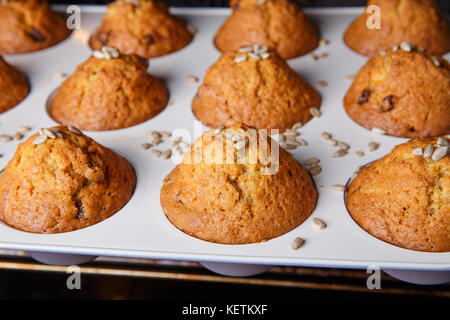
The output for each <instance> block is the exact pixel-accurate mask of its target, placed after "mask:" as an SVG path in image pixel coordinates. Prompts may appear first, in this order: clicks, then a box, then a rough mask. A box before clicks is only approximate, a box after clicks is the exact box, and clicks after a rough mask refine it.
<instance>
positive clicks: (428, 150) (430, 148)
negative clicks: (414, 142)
mask: <svg viewBox="0 0 450 320" xmlns="http://www.w3.org/2000/svg"><path fill="white" fill-rule="evenodd" d="M433 152H434V148H433V145H431V144H429V145H427V146H426V147H425V150H424V151H423V157H424V158H429V157H431V156H432V155H433Z"/></svg>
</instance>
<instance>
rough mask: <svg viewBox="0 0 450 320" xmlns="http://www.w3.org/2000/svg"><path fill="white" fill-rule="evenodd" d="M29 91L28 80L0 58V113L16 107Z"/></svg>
mask: <svg viewBox="0 0 450 320" xmlns="http://www.w3.org/2000/svg"><path fill="white" fill-rule="evenodd" d="M29 91H30V84H29V83H28V79H27V78H26V77H25V76H24V75H23V74H22V73H21V72H20V71H19V70H17V69H16V68H14V67H13V66H11V65H10V64H8V63H7V62H6V61H5V60H4V59H3V58H2V57H1V56H0V96H1V97H2V98H1V99H0V113H2V112H5V111H6V110H9V109H11V108H12V107H14V106H16V105H17V104H18V103H19V102H21V101H22V100H23V99H25V97H26V96H27V95H28V92H29Z"/></svg>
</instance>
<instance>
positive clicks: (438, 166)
mask: <svg viewBox="0 0 450 320" xmlns="http://www.w3.org/2000/svg"><path fill="white" fill-rule="evenodd" d="M441 139H442V140H444V139H443V138H441ZM445 141H447V142H449V141H450V140H449V139H447V138H446V139H445ZM436 142H437V139H431V138H427V139H414V140H410V141H409V142H407V143H404V144H401V145H398V146H396V147H395V148H394V149H393V150H392V152H391V153H389V154H388V155H386V156H385V157H383V158H381V159H380V160H378V161H376V162H374V163H373V164H371V165H369V166H367V167H365V168H363V169H362V170H361V171H360V173H359V174H358V175H357V177H356V178H355V180H353V182H352V183H351V184H350V186H349V189H348V194H347V208H348V211H349V212H350V214H351V215H352V217H353V219H354V220H355V221H356V222H357V223H358V224H359V225H360V226H361V227H362V228H363V229H364V230H366V231H367V232H369V233H370V234H372V235H374V236H375V237H377V238H379V239H381V240H383V241H386V242H388V243H391V244H393V245H396V246H400V247H403V248H406V249H411V250H417V251H430V252H448V251H450V155H449V154H448V153H447V155H445V156H443V157H442V158H440V159H439V160H437V161H436V160H433V159H432V158H430V157H424V156H422V155H414V152H415V150H422V151H423V150H424V149H425V148H427V146H428V145H432V146H433V149H434V150H436V149H437V147H438V145H436ZM443 145H444V144H443ZM444 149H445V147H444ZM447 152H448V147H447Z"/></svg>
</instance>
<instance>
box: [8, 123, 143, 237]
mask: <svg viewBox="0 0 450 320" xmlns="http://www.w3.org/2000/svg"><path fill="white" fill-rule="evenodd" d="M50 130H51V131H52V132H53V133H54V134H58V137H56V138H53V139H50V138H49V139H47V140H46V141H45V142H42V143H40V144H37V142H36V141H37V139H38V138H39V139H40V137H39V135H38V134H35V135H33V136H31V137H30V138H29V139H27V140H26V141H25V142H24V143H22V144H20V145H19V147H18V149H17V152H16V154H15V155H14V158H13V159H12V160H11V161H10V162H9V163H8V165H7V167H6V168H5V170H4V171H3V173H2V174H1V175H0V219H1V220H2V221H3V222H4V223H6V224H8V225H10V226H11V227H13V228H16V229H19V230H23V231H27V232H33V233H60V232H68V231H74V230H77V229H81V228H85V227H88V226H91V225H93V224H96V223H98V222H100V221H102V220H104V219H106V218H108V217H110V216H111V215H113V214H114V213H116V212H117V211H118V210H120V209H121V208H122V207H123V206H124V205H125V204H126V202H127V201H128V200H129V199H130V197H131V195H132V192H133V190H134V186H135V183H136V178H135V175H134V171H133V169H132V167H131V165H130V164H129V163H128V161H127V160H125V159H124V158H122V157H121V156H119V155H117V154H116V153H114V152H113V151H111V150H109V149H107V148H105V147H103V146H101V145H100V144H98V143H96V142H95V141H94V140H92V139H90V138H88V137H87V136H85V135H83V134H75V133H74V132H72V131H70V130H69V129H67V128H66V127H54V128H51V129H50Z"/></svg>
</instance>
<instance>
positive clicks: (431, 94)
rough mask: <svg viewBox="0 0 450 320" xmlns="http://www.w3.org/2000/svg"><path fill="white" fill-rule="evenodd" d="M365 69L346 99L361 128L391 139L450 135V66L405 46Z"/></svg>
mask: <svg viewBox="0 0 450 320" xmlns="http://www.w3.org/2000/svg"><path fill="white" fill-rule="evenodd" d="M400 47H401V48H400V49H399V48H398V47H396V48H394V50H395V51H394V50H392V49H390V50H386V51H382V52H381V54H378V55H377V56H374V57H372V58H371V59H369V61H368V62H367V63H366V64H365V65H364V66H363V67H362V68H361V70H360V71H359V72H358V74H357V75H356V77H355V80H354V82H353V84H352V86H351V87H350V89H349V90H348V92H347V94H346V96H345V98H344V106H345V110H346V111H347V113H348V114H349V116H350V117H351V118H352V119H353V120H355V121H356V122H357V123H359V124H360V125H362V126H364V127H366V128H368V129H372V128H374V127H377V128H381V129H383V130H384V131H386V133H387V134H388V135H392V136H399V137H430V136H440V135H445V134H449V133H450V65H449V63H448V62H447V61H446V60H445V59H443V58H442V57H441V56H437V55H431V54H428V53H426V52H423V51H422V50H420V49H419V48H416V47H413V46H411V45H409V44H408V43H406V42H403V43H402V44H401V45H400Z"/></svg>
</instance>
